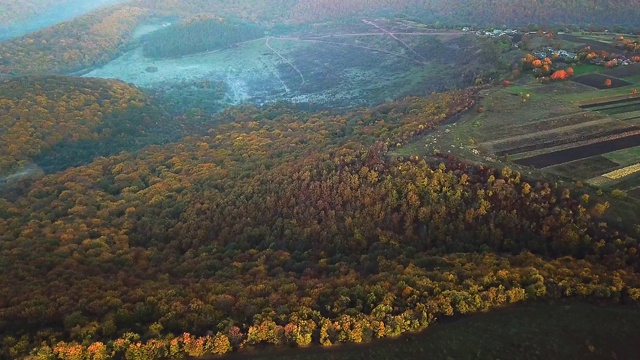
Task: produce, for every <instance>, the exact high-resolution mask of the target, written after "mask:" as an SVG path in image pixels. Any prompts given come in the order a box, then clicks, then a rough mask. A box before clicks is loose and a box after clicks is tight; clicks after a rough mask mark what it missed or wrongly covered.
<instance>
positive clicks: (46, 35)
mask: <svg viewBox="0 0 640 360" xmlns="http://www.w3.org/2000/svg"><path fill="white" fill-rule="evenodd" d="M146 14H147V11H146V10H144V9H141V8H136V7H129V6H122V7H110V8H107V9H103V10H100V11H96V12H93V13H91V14H87V15H84V16H81V17H79V18H77V19H74V20H72V21H70V22H65V23H61V24H58V25H55V26H52V27H49V28H45V29H42V30H40V31H37V32H35V33H31V34H29V35H25V36H23V37H20V38H16V39H12V40H9V41H3V42H0V57H1V58H0V65H2V66H3V68H6V70H5V72H8V73H9V74H13V75H27V74H51V73H68V72H72V71H78V70H81V69H84V68H87V67H90V66H94V65H98V64H104V63H106V62H107V61H108V60H110V59H111V58H113V57H114V56H115V55H117V54H118V53H119V52H121V51H122V50H123V49H124V46H125V45H126V44H127V43H128V42H129V40H130V39H129V38H130V36H131V34H132V32H133V30H134V29H135V27H137V26H138V25H139V24H140V23H141V21H142V19H143V18H144V17H145V16H146Z"/></svg>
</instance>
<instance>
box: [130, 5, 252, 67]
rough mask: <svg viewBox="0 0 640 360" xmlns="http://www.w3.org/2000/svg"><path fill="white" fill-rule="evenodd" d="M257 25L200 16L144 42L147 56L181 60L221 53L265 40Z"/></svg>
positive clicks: (167, 29)
mask: <svg viewBox="0 0 640 360" xmlns="http://www.w3.org/2000/svg"><path fill="white" fill-rule="evenodd" d="M263 35H264V31H263V30H262V29H260V28H259V27H258V26H257V25H255V24H250V23H246V22H242V21H239V20H232V19H222V18H218V17H215V16H211V15H199V16H195V17H192V18H189V19H187V20H185V21H183V22H180V23H178V24H174V25H171V26H169V27H166V28H163V29H160V30H158V31H155V32H153V33H151V34H149V35H148V36H146V37H145V38H144V39H143V42H144V44H143V47H142V49H143V51H144V55H145V56H147V57H151V58H166V57H179V56H183V55H189V54H193V53H199V52H205V51H211V50H217V49H220V48H223V47H226V46H229V45H233V44H237V43H240V42H243V41H247V40H252V39H256V38H259V37H262V36H263Z"/></svg>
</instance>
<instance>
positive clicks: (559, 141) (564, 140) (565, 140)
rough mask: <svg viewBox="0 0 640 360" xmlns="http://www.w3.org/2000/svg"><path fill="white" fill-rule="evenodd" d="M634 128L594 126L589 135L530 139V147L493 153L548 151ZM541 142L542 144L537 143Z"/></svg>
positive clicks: (580, 134)
mask: <svg viewBox="0 0 640 360" xmlns="http://www.w3.org/2000/svg"><path fill="white" fill-rule="evenodd" d="M634 128H636V127H635V126H628V127H624V128H618V129H612V130H608V131H604V132H603V131H602V130H601V129H599V127H598V126H594V127H591V128H589V129H592V130H596V131H592V132H590V133H586V134H583V133H558V134H556V135H557V137H556V138H555V139H554V140H549V141H543V140H546V139H532V140H536V142H532V143H531V142H530V143H531V145H524V146H518V145H519V144H518V143H516V144H511V145H515V146H516V147H512V148H503V149H500V150H497V149H496V150H497V151H496V152H495V153H496V155H499V156H503V155H507V154H508V155H516V154H523V153H526V152H532V151H536V150H541V149H549V148H553V147H556V146H562V145H569V144H575V143H576V139H580V141H584V140H593V139H598V138H605V137H608V136H616V135H619V134H622V133H625V132H628V131H630V130H631V129H634ZM539 141H542V142H539Z"/></svg>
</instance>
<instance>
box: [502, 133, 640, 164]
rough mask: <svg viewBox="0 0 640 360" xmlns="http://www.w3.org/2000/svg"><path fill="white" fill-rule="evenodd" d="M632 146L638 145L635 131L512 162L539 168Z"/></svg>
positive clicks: (638, 140) (637, 136) (639, 136)
mask: <svg viewBox="0 0 640 360" xmlns="http://www.w3.org/2000/svg"><path fill="white" fill-rule="evenodd" d="M634 146H640V133H637V132H635V134H633V135H630V136H625V137H619V138H615V139H609V140H604V141H599V142H595V143H592V144H587V145H582V146H578V147H573V148H569V149H563V150H558V151H553V152H550V153H545V154H540V155H535V156H531V157H527V158H524V159H518V160H515V161H514V162H515V163H517V164H519V165H524V166H533V167H535V168H538V169H541V168H546V167H549V166H553V165H558V164H562V163H567V162H570V161H574V160H579V159H586V158H589V157H592V156H598V155H602V154H606V153H609V152H612V151H616V150H622V149H627V148H630V147H634Z"/></svg>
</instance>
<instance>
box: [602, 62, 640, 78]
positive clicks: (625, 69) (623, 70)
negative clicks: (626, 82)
mask: <svg viewBox="0 0 640 360" xmlns="http://www.w3.org/2000/svg"><path fill="white" fill-rule="evenodd" d="M604 75H609V76H613V77H617V78H627V77H634V76H640V63H636V64H631V65H627V66H619V67H617V68H615V69H610V70H605V71H604Z"/></svg>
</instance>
